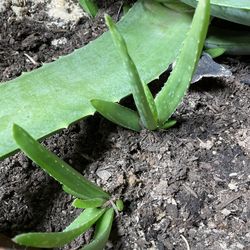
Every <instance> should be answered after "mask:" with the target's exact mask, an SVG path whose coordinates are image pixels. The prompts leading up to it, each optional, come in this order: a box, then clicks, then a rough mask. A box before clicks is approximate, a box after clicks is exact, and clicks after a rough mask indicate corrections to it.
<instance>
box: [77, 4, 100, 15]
mask: <svg viewBox="0 0 250 250" xmlns="http://www.w3.org/2000/svg"><path fill="white" fill-rule="evenodd" d="M79 3H80V5H81V6H82V8H83V9H84V10H85V11H86V12H87V13H88V14H89V15H90V16H92V17H95V16H96V14H97V12H98V7H97V5H96V3H95V1H94V0H79Z"/></svg>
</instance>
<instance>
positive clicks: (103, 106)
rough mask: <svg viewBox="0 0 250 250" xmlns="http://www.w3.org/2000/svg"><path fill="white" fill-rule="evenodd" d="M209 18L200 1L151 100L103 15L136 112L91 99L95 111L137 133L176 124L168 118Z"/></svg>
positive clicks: (185, 86)
mask: <svg viewBox="0 0 250 250" xmlns="http://www.w3.org/2000/svg"><path fill="white" fill-rule="evenodd" d="M209 15H210V2H209V0H200V1H199V4H198V6H197V9H196V11H195V14H194V17H193V22H192V25H191V28H190V30H189V32H188V34H187V37H186V39H185V41H184V43H183V46H182V48H181V49H180V52H179V55H178V58H177V60H176V64H175V66H174V69H173V71H172V73H171V75H170V77H169V79H168V81H167V82H166V84H165V85H164V87H163V88H162V90H161V91H160V92H159V93H158V94H157V96H156V98H155V100H154V99H153V96H152V94H151V92H150V90H149V88H148V86H147V85H146V84H144V83H143V81H142V79H141V78H140V75H139V73H138V70H137V68H136V65H135V63H134V61H133V59H132V57H131V56H130V54H129V51H128V48H127V45H126V42H125V39H124V38H123V37H122V35H121V34H120V33H119V31H118V29H117V27H116V25H115V23H114V22H113V21H112V19H111V18H110V17H109V16H108V15H106V16H105V20H106V24H107V26H108V27H109V30H110V33H111V36H112V39H113V42H114V44H115V47H116V48H117V50H118V51H119V53H120V55H121V58H122V60H123V64H124V66H125V68H126V70H127V72H128V75H129V76H130V88H131V92H132V95H133V98H134V101H135V105H136V108H137V111H138V112H135V111H133V110H131V109H128V108H125V107H123V106H121V105H120V104H117V103H112V102H107V101H104V100H99V99H98V100H97V99H95V100H92V101H91V103H92V105H93V106H94V108H95V109H96V110H97V112H99V113H101V114H102V115H103V116H104V117H106V118H107V119H108V120H110V121H112V122H114V123H116V124H118V125H120V126H123V127H125V128H129V129H132V130H135V131H140V130H141V129H143V128H146V129H149V130H155V129H157V128H164V129H167V128H169V127H171V126H173V125H174V124H175V123H176V121H175V120H172V119H170V117H171V115H172V114H173V113H174V111H175V110H176V108H177V107H178V105H179V104H180V102H181V101H182V98H183V97H184V95H185V93H186V91H187V89H188V87H189V84H190V81H191V79H192V76H193V73H194V70H195V68H196V66H197V62H198V60H199V58H200V55H201V51H202V48H203V45H204V41H205V37H206V34H207V29H208V25H209Z"/></svg>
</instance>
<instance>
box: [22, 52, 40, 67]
mask: <svg viewBox="0 0 250 250" xmlns="http://www.w3.org/2000/svg"><path fill="white" fill-rule="evenodd" d="M24 55H25V56H26V57H27V58H28V59H29V60H30V61H31V62H32V63H33V64H34V65H37V64H38V62H36V61H35V60H34V59H33V58H32V57H31V56H29V55H28V54H26V53H24Z"/></svg>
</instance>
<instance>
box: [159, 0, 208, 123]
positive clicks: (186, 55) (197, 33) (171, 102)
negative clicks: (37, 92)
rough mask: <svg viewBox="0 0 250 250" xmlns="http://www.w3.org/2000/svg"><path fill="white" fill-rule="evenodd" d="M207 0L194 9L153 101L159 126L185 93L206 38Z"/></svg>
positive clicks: (202, 0) (168, 116)
mask: <svg viewBox="0 0 250 250" xmlns="http://www.w3.org/2000/svg"><path fill="white" fill-rule="evenodd" d="M209 10H210V5H209V0H201V1H199V4H198V6H197V9H196V11H195V14H194V17H193V21H192V25H191V28H190V30H189V32H188V34H187V37H186V39H185V40H184V43H183V46H182V48H181V50H180V53H179V55H178V57H177V60H176V64H175V66H174V69H173V71H172V72H171V75H170V76H169V78H168V81H167V83H166V84H165V86H164V87H163V88H162V90H161V91H160V92H159V93H158V94H157V96H156V99H155V102H156V107H157V111H158V119H159V123H160V126H163V125H164V124H165V122H166V121H167V120H168V119H169V118H170V116H171V115H172V114H173V112H174V111H175V110H176V108H177V106H178V105H179V104H180V102H181V100H182V98H183V96H184V95H185V93H186V91H187V89H188V87H189V84H190V81H191V79H192V75H193V73H194V70H195V68H196V65H197V62H198V60H199V58H200V54H201V51H202V48H203V44H204V40H205V38H206V34H207V29H208V24H209V14H210V11H209Z"/></svg>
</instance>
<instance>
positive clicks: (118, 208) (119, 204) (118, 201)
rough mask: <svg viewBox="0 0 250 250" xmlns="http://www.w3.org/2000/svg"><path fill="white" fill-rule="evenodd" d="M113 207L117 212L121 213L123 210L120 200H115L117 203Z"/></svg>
mask: <svg viewBox="0 0 250 250" xmlns="http://www.w3.org/2000/svg"><path fill="white" fill-rule="evenodd" d="M115 205H116V207H117V210H118V211H119V212H121V211H123V209H124V203H123V201H122V200H120V199H119V200H117V201H116V202H115Z"/></svg>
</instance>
